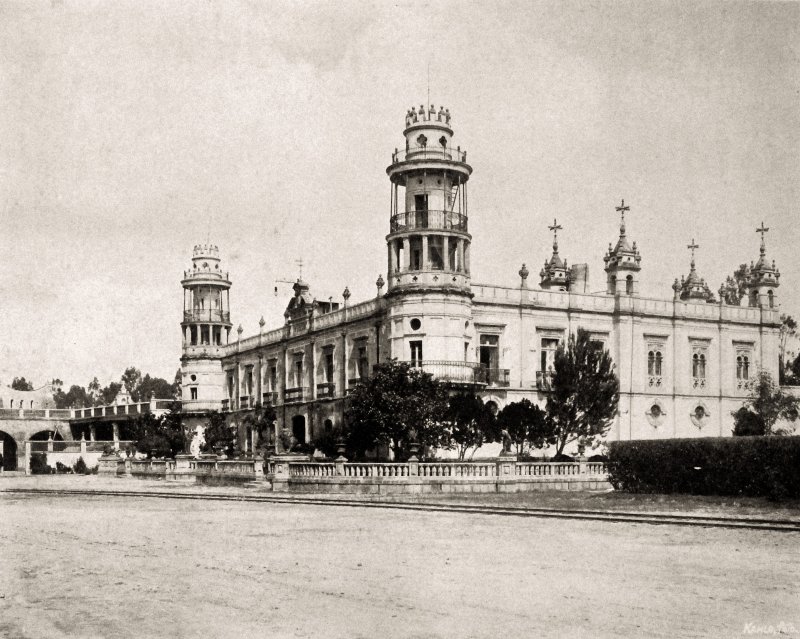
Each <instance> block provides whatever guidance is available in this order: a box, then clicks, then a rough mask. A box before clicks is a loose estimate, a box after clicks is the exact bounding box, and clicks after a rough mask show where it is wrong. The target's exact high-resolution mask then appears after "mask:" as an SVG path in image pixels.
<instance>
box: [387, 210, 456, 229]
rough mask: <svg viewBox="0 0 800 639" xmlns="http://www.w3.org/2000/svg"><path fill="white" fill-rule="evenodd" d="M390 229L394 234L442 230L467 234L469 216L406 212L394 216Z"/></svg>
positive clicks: (447, 213) (435, 211) (453, 212)
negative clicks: (422, 230) (420, 230)
mask: <svg viewBox="0 0 800 639" xmlns="http://www.w3.org/2000/svg"><path fill="white" fill-rule="evenodd" d="M389 229H390V231H391V232H392V233H402V232H405V231H415V230H419V229H442V230H446V231H462V232H464V233H466V232H467V216H466V215H463V214H462V213H457V212H455V211H438V210H427V211H404V212H403V213H395V214H394V215H392V217H391V219H390V224H389Z"/></svg>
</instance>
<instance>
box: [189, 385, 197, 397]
mask: <svg viewBox="0 0 800 639" xmlns="http://www.w3.org/2000/svg"><path fill="white" fill-rule="evenodd" d="M189 392H190V394H191V398H192V399H197V387H196V386H192V387H191V388H190V389H189Z"/></svg>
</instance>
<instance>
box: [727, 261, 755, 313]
mask: <svg viewBox="0 0 800 639" xmlns="http://www.w3.org/2000/svg"><path fill="white" fill-rule="evenodd" d="M749 279H750V278H749V269H748V267H747V264H740V265H739V268H737V269H736V270H735V271H734V272H733V275H729V276H728V277H727V279H726V280H725V282H724V284H723V285H722V289H723V291H722V298H723V299H724V300H725V303H726V304H730V305H731V306H739V305H740V304H741V302H742V299H743V298H744V297H745V295H747V286H748V282H749Z"/></svg>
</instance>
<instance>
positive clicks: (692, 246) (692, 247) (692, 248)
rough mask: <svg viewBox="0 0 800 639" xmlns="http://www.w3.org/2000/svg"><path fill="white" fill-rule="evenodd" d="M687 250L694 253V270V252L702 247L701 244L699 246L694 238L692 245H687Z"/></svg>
mask: <svg viewBox="0 0 800 639" xmlns="http://www.w3.org/2000/svg"><path fill="white" fill-rule="evenodd" d="M686 248H688V249H689V250H690V251H691V252H692V269H694V250H695V249H699V248H700V245H699V244H697V243H696V242H695V241H694V238H692V243H691V244H687V245H686Z"/></svg>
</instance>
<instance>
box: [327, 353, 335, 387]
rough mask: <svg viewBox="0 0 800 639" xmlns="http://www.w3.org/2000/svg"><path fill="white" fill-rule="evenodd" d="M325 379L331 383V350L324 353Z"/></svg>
mask: <svg viewBox="0 0 800 639" xmlns="http://www.w3.org/2000/svg"><path fill="white" fill-rule="evenodd" d="M325 381H326V382H327V383H328V384H333V351H328V352H327V353H325Z"/></svg>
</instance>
